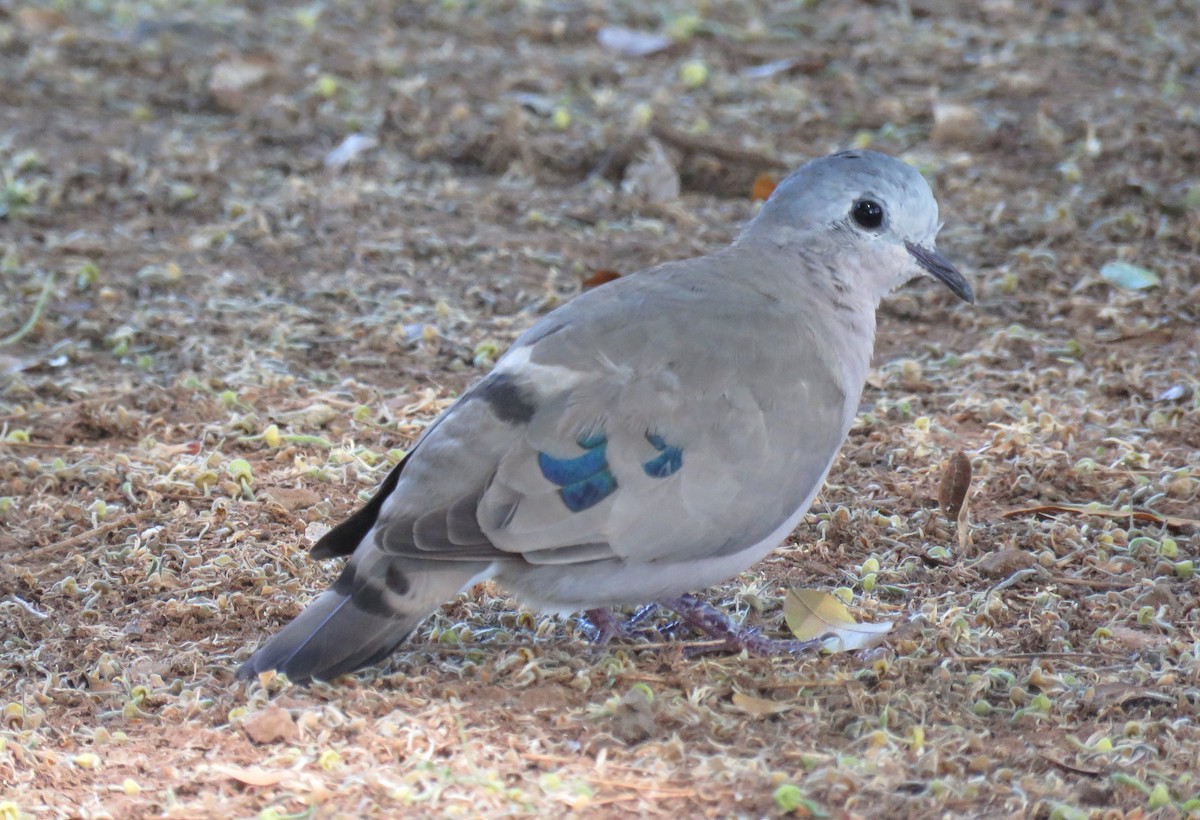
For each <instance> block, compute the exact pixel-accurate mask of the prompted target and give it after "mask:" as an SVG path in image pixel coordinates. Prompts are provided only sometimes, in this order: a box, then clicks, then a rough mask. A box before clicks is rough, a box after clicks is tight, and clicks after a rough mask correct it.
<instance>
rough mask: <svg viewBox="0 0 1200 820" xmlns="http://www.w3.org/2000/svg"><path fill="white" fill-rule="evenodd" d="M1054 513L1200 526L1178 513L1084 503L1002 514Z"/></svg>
mask: <svg viewBox="0 0 1200 820" xmlns="http://www.w3.org/2000/svg"><path fill="white" fill-rule="evenodd" d="M1053 513H1077V514H1079V515H1094V516H1096V517H1097V518H1114V519H1117V520H1122V519H1132V520H1134V521H1149V522H1151V523H1152V524H1162V525H1163V526H1166V527H1170V528H1171V529H1183V528H1184V527H1194V528H1200V519H1195V518H1182V517H1180V516H1177V515H1160V514H1158V513H1156V512H1150V511H1149V510H1110V509H1106V508H1104V507H1088V506H1085V505H1083V504H1039V505H1037V506H1036V507H1018V508H1017V509H1015V510H1005V511H1004V512H1002V513H1001V515H1003V516H1004V517H1005V518H1015V517H1016V516H1020V515H1051V514H1053Z"/></svg>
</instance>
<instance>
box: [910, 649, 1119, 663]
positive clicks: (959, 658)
mask: <svg viewBox="0 0 1200 820" xmlns="http://www.w3.org/2000/svg"><path fill="white" fill-rule="evenodd" d="M909 660H912V661H916V662H917V663H942V662H944V661H953V662H955V663H966V664H977V663H1005V662H1008V661H1029V660H1035V661H1036V660H1051V661H1082V660H1102V661H1119V660H1124V658H1123V657H1122V656H1118V655H1104V654H1101V653H1100V652H1016V653H1014V654H1011V655H943V656H941V657H933V658H909Z"/></svg>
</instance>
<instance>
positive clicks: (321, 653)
mask: <svg viewBox="0 0 1200 820" xmlns="http://www.w3.org/2000/svg"><path fill="white" fill-rule="evenodd" d="M364 558H365V560H363V561H351V562H350V563H349V564H347V565H346V568H345V570H343V571H342V575H341V577H340V578H338V581H337V583H336V584H334V585H333V587H332V588H331V589H328V590H326V591H325V592H323V593H321V594H320V595H319V596H318V597H317V599H316V600H315V601H313V602H312V603H311V604H309V605H308V608H307V609H305V610H304V611H303V612H301V613H300V614H299V615H298V616H297V617H296V619H295V620H293V621H292V622H291V623H290V624H288V625H287V626H285V627H284V628H283V629H282V630H280V631H279V633H278V634H277V635H275V636H274V637H273V638H271V639H270V640H269V641H267V643H266V645H265V646H263V647H261V648H260V649H259V650H258V651H257V652H255V653H254V654H253V655H251V656H250V659H249V660H247V661H246V662H245V663H244V664H242V666H241V668H240V669H238V673H237V674H238V677H239V678H252V677H254V676H255V675H257V674H258V673H260V672H266V671H268V670H272V669H274V670H276V671H277V672H282V673H284V674H286V675H287V676H288V679H289V680H291V681H292V682H294V683H307V682H308V681H310V680H312V679H314V678H316V679H319V680H330V679H332V678H336V677H337V676H338V675H342V674H345V673H347V672H353V671H354V670H356V669H360V668H362V667H364V666H370V665H372V664H375V663H378V662H379V661H381V660H383V659H384V658H386V657H387V656H388V655H390V654H392V652H394V651H395V650H396V647H397V646H399V645H400V643H401V642H402V641H403V640H404V639H405V638H407V637H408V635H409V633H411V632H412V631H413V630H414V629H416V627H417V625H418V624H420V623H421V621H422V620H424V619H425V617H426V616H427V615H429V613H430V612H432V611H433V610H434V609H436V608H437V607H438V606H439V605H441V604H442V603H444V602H445V601H447V600H449V599H450V598H453V597H454V596H455V595H456V594H457V593H458V592H460V591H461V590H462V589H464V588H465V587H466V586H468V585H470V584H472V583H475V582H476V581H478V580H483V579H484V578H486V577H487V576H488V571H489V564H487V563H476V562H453V561H437V562H434V561H414V560H411V559H401V558H395V557H392V556H384V555H380V554H379V553H377V552H375V553H374V554H373V555H369V556H364Z"/></svg>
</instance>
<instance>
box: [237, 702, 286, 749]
mask: <svg viewBox="0 0 1200 820" xmlns="http://www.w3.org/2000/svg"><path fill="white" fill-rule="evenodd" d="M242 730H243V731H244V732H245V733H246V736H247V737H249V738H250V739H251V740H253V741H254V742H255V743H274V742H275V741H276V740H284V741H292V740H295V738H296V721H294V720H292V716H291V715H290V714H288V710H287V709H284V708H282V707H279V706H276V705H275V704H273V703H272V704H271V705H269V706H264V707H263V708H262V709H259V710H258V711H257V712H251V713H250V714H249V715H247V716H246V717H245V718H244V719H243V720H242Z"/></svg>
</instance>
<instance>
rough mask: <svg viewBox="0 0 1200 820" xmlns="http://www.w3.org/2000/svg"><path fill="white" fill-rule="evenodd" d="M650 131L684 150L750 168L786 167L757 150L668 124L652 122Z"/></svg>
mask: <svg viewBox="0 0 1200 820" xmlns="http://www.w3.org/2000/svg"><path fill="white" fill-rule="evenodd" d="M650 133H651V134H653V135H654V136H655V137H657V138H658V139H660V140H662V141H663V142H665V143H669V144H670V145H673V146H675V147H676V148H680V149H682V150H684V151H695V152H699V153H704V154H712V155H713V156H714V157H717V158H719V159H724V160H728V161H729V162H739V163H742V164H744V165H749V166H750V167H752V168H777V169H783V168H786V167H787V164H786V163H784V162H782V161H781V160H778V159H775V158H773V157H768V156H766V155H765V154H760V153H758V152H757V151H748V150H746V149H745V148H737V147H735V146H732V145H725V144H724V143H720V142H717V141H716V140H713V139H709V138H707V137H701V136H697V135H696V134H689V133H687V132H686V131H679V130H677V129H675V128H672V127H671V126H669V125H662V124H653V125H651V126H650Z"/></svg>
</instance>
